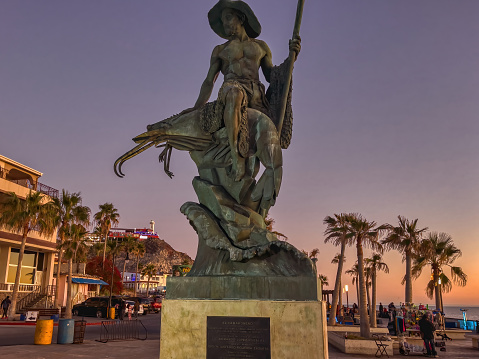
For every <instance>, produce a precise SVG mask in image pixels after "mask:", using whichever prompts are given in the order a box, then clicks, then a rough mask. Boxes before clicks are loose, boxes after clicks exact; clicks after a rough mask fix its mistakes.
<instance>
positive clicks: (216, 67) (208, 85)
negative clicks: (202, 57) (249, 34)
mask: <svg viewBox="0 0 479 359" xmlns="http://www.w3.org/2000/svg"><path fill="white" fill-rule="evenodd" d="M219 51H220V49H219V46H216V47H215V49H214V50H213V53H212V54H211V60H210V68H209V70H208V74H207V75H206V79H205V80H204V81H203V84H202V85H201V89H200V94H199V95H198V99H197V100H196V103H195V106H193V107H191V108H188V109H186V110H184V111H182V112H181V113H180V115H183V114H185V113H188V112H191V111H194V110H197V109H199V108H200V107H201V106H203V105H204V104H206V103H207V102H208V100H209V98H210V96H211V93H212V92H213V87H214V85H215V82H216V79H217V78H218V75H219V73H220V70H221V59H220V57H219V56H218V54H219Z"/></svg>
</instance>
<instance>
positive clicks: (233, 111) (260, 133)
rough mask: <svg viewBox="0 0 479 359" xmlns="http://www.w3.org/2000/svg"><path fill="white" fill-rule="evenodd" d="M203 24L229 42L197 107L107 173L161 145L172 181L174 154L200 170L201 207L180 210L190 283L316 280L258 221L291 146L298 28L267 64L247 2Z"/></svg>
mask: <svg viewBox="0 0 479 359" xmlns="http://www.w3.org/2000/svg"><path fill="white" fill-rule="evenodd" d="M300 1H301V0H300ZM301 9H302V8H301ZM298 13H299V11H298ZM297 19H298V15H297ZM299 19H300V15H299ZM208 20H209V23H210V26H211V28H212V29H213V31H215V33H216V34H218V35H219V36H220V37H222V38H225V39H227V41H226V42H225V43H223V44H221V45H218V46H216V47H215V49H214V50H213V53H212V55H211V62H210V68H209V70H208V74H207V76H206V79H205V80H204V82H203V84H202V86H201V90H200V93H199V96H198V99H197V101H196V103H195V105H194V106H193V107H192V108H188V109H186V110H184V111H182V112H180V113H179V114H178V115H174V116H172V117H170V118H168V119H166V120H163V121H160V122H157V123H155V124H153V125H149V126H147V130H148V131H147V132H145V133H143V134H141V135H139V136H137V137H135V138H134V139H133V140H134V141H135V142H136V143H137V144H138V145H137V146H136V147H135V148H133V149H132V150H131V151H129V152H127V153H126V154H124V155H123V156H122V157H120V158H119V159H118V160H117V161H116V162H115V166H114V167H115V173H116V174H117V175H118V176H123V174H122V172H121V166H122V164H123V163H124V162H125V161H126V160H128V159H130V158H132V157H134V156H136V155H137V154H139V153H141V152H143V151H144V150H146V149H148V148H150V147H152V146H156V147H164V150H163V152H162V153H161V154H160V162H161V161H164V163H165V172H166V173H167V174H168V175H169V176H170V177H171V176H172V175H173V174H172V173H171V172H170V170H169V163H170V158H171V151H172V148H176V149H178V150H184V151H189V152H190V155H191V158H192V159H193V161H194V162H195V163H196V165H197V167H198V172H199V176H197V177H195V178H194V180H193V187H194V189H195V192H196V194H197V196H198V200H199V202H200V204H197V203H193V202H187V203H185V204H184V205H183V206H182V208H181V211H182V213H184V214H185V215H186V216H187V217H188V219H189V220H190V223H191V224H192V226H193V227H194V228H195V230H196V232H197V233H198V236H199V241H200V244H199V247H198V254H197V257H196V260H195V264H194V266H193V268H192V270H191V271H190V273H189V274H188V276H195V275H200V276H204V275H224V274H235V275H253V276H254V275H256V276H274V275H280V276H314V270H313V266H312V263H311V261H310V260H309V259H308V258H306V257H305V256H304V255H303V254H302V253H301V252H299V251H298V250H296V249H295V248H294V247H293V246H291V245H289V244H288V243H286V242H282V241H279V240H278V239H277V238H276V236H275V235H274V234H273V233H272V232H270V231H268V230H267V229H266V226H265V222H264V219H265V218H266V216H267V214H268V211H269V209H270V207H271V206H272V205H274V203H275V201H276V197H277V195H278V193H279V189H280V186H281V179H282V153H281V148H287V147H288V145H289V143H290V140H291V133H292V110H291V88H290V80H291V71H292V63H293V62H294V61H295V60H296V57H297V55H298V53H299V51H300V48H301V46H300V37H299V34H298V32H299V25H298V21H297V26H296V28H297V31H295V34H294V35H293V39H292V40H290V43H289V48H290V56H289V58H288V59H287V60H286V61H285V62H284V63H283V64H282V65H280V66H273V64H272V57H271V51H270V49H269V48H268V46H267V45H266V43H265V42H263V41H261V40H258V39H256V38H257V37H258V36H259V34H260V33H261V26H260V23H259V21H258V19H257V18H256V16H255V15H254V13H253V11H252V10H251V8H250V7H249V6H248V5H247V4H246V3H244V2H243V1H238V0H236V1H235V0H220V1H218V3H217V4H216V5H215V6H214V7H213V8H212V9H211V10H210V11H209V13H208ZM260 68H261V70H262V71H263V74H264V76H265V78H266V80H267V81H268V82H270V86H269V88H268V91H267V92H265V88H264V86H263V84H261V82H260V81H259V69H260ZM220 72H221V73H222V74H223V76H224V82H223V85H222V86H221V89H220V90H219V93H218V97H217V100H216V101H213V102H208V100H209V98H210V96H211V93H212V90H213V86H214V83H215V81H216V79H217V77H218V75H219V73H220ZM283 118H284V121H283ZM261 165H263V167H264V170H263V172H262V174H261V176H260V178H259V180H258V181H256V176H257V175H258V174H259V172H260V169H261ZM117 168H118V169H117ZM285 263H286V265H285Z"/></svg>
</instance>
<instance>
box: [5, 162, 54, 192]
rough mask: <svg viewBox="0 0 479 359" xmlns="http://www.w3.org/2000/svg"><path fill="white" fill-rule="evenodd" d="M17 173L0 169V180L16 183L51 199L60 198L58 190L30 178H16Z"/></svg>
mask: <svg viewBox="0 0 479 359" xmlns="http://www.w3.org/2000/svg"><path fill="white" fill-rule="evenodd" d="M15 172H16V171H15ZM15 172H14V173H13V174H11V171H9V170H7V169H5V168H1V167H0V178H1V179H4V180H6V181H8V182H11V183H15V184H17V185H19V186H21V187H25V188H28V189H31V190H32V191H37V192H41V193H43V194H45V195H47V196H49V197H52V198H58V196H59V191H58V190H57V189H55V188H53V187H50V186H47V185H45V184H43V183H40V182H38V181H36V182H35V181H32V180H31V179H30V178H16V177H17V176H15ZM12 192H16V191H12Z"/></svg>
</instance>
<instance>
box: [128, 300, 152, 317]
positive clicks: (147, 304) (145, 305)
mask: <svg viewBox="0 0 479 359" xmlns="http://www.w3.org/2000/svg"><path fill="white" fill-rule="evenodd" d="M127 299H128V300H132V301H133V303H134V302H135V301H137V300H138V302H140V305H143V315H146V314H148V313H150V312H152V309H151V303H150V299H148V298H143V297H128V298H127Z"/></svg>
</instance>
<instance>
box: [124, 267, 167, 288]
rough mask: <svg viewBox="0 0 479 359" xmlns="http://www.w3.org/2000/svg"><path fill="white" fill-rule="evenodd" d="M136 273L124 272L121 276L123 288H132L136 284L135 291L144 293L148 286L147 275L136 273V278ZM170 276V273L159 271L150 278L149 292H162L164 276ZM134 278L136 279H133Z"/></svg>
mask: <svg viewBox="0 0 479 359" xmlns="http://www.w3.org/2000/svg"><path fill="white" fill-rule="evenodd" d="M135 276H136V273H132V272H125V274H124V276H123V288H125V289H130V290H134V288H135V284H136V291H137V293H146V290H147V287H148V276H143V275H141V273H138V278H135ZM167 277H171V274H170V273H159V274H157V275H154V276H152V277H151V278H150V293H151V292H162V291H164V290H165V289H166V278H167ZM135 279H136V280H135Z"/></svg>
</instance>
